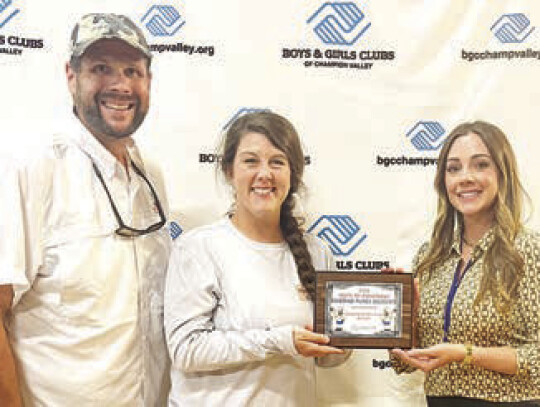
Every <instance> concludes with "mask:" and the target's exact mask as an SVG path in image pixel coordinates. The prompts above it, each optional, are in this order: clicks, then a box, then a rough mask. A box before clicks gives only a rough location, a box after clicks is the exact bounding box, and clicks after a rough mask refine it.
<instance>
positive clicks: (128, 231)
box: [92, 161, 167, 237]
mask: <svg viewBox="0 0 540 407" xmlns="http://www.w3.org/2000/svg"><path fill="white" fill-rule="evenodd" d="M92 166H93V167H94V172H95V173H96V175H97V177H98V179H99V181H100V182H101V185H103V189H104V190H105V193H106V194H107V197H108V198H109V202H110V204H111V208H112V210H113V213H114V216H115V217H116V221H117V222H118V229H116V231H115V232H116V234H117V235H120V236H123V237H137V236H142V235H146V234H148V233H152V232H155V231H156V230H159V229H161V228H162V227H163V225H165V222H166V221H167V219H166V218H165V213H163V208H162V207H161V203H160V202H159V198H158V196H157V194H156V191H155V190H154V187H153V186H152V184H151V183H150V181H149V180H148V178H146V176H145V175H144V173H143V172H142V171H141V170H140V169H139V168H138V167H137V166H136V165H135V163H134V162H133V161H131V166H132V167H133V170H134V171H135V173H136V174H137V175H139V176H140V177H141V178H142V179H143V180H144V182H146V185H148V188H149V189H150V192H151V193H152V197H153V198H154V203H155V205H156V208H157V211H158V213H159V218H160V220H159V221H158V222H156V223H154V224H152V225H150V226H148V227H147V228H145V229H136V228H134V227H131V226H128V225H126V224H125V223H124V221H123V220H122V217H121V216H120V212H118V209H117V208H116V205H115V204H114V201H113V199H112V196H111V193H110V192H109V189H108V188H107V185H106V184H105V180H104V179H103V176H102V175H101V171H100V170H99V168H98V167H97V166H96V164H95V163H94V162H92Z"/></svg>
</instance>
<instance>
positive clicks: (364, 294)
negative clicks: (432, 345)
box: [313, 271, 414, 349]
mask: <svg viewBox="0 0 540 407" xmlns="http://www.w3.org/2000/svg"><path fill="white" fill-rule="evenodd" d="M413 284H414V283H413V276H412V274H409V273H396V274H386V273H365V272H353V273H349V272H326V271H319V272H317V282H316V291H315V304H314V313H315V316H314V320H315V321H314V322H315V323H314V324H313V326H314V329H315V332H318V333H323V334H325V335H328V336H329V337H330V345H331V346H336V347H340V348H368V349H376V348H387V349H388V348H403V349H407V348H411V347H412V338H413V333H412V307H413V301H414V299H413V296H414V288H413Z"/></svg>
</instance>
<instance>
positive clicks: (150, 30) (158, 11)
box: [140, 4, 216, 57]
mask: <svg viewBox="0 0 540 407" xmlns="http://www.w3.org/2000/svg"><path fill="white" fill-rule="evenodd" d="M140 23H141V25H142V26H143V28H144V29H145V30H146V33H147V35H148V37H147V38H148V39H149V46H150V50H151V51H152V52H154V53H158V54H161V53H164V52H167V53H169V52H173V53H180V54H184V55H189V56H199V55H202V56H208V57H213V56H214V55H215V52H216V48H215V46H214V45H202V44H188V43H186V42H183V41H177V40H173V41H174V42H165V41H163V40H166V39H174V38H176V37H177V36H178V35H179V33H180V32H181V30H182V28H183V27H184V26H185V25H186V24H187V18H186V17H185V13H184V11H179V10H178V8H177V7H175V6H172V5H170V4H154V5H152V6H151V7H149V8H148V9H147V10H146V11H145V12H144V14H143V15H142V17H141V18H140ZM151 39H152V40H154V39H155V40H157V41H159V42H155V43H153V42H152V41H151Z"/></svg>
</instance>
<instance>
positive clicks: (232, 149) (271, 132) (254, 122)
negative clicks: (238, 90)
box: [219, 111, 315, 300]
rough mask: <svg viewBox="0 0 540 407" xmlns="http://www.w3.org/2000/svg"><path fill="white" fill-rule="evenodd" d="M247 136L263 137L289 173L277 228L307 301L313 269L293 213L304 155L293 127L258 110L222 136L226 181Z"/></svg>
mask: <svg viewBox="0 0 540 407" xmlns="http://www.w3.org/2000/svg"><path fill="white" fill-rule="evenodd" d="M247 133H259V134H262V135H264V136H265V137H266V138H267V139H268V140H269V141H270V142H271V143H272V145H273V146H274V147H276V148H277V149H278V150H280V151H283V152H284V153H285V155H286V156H287V160H288V162H289V167H290V171H291V180H290V189H289V192H288V194H287V197H286V198H285V201H284V202H283V204H282V205H281V212H280V222H279V223H280V228H281V233H282V234H283V238H284V239H285V241H286V242H287V244H288V245H289V248H290V250H291V253H292V255H293V258H294V261H295V263H296V267H297V271H298V277H299V279H300V282H301V283H302V286H303V287H304V289H305V290H306V292H307V294H308V296H309V298H310V299H311V300H313V299H314V296H315V269H314V267H313V262H312V259H311V255H310V253H309V251H308V248H307V245H306V241H305V240H304V230H303V228H302V223H303V219H302V218H297V217H296V216H294V214H293V210H294V206H295V194H296V193H297V192H298V190H299V189H301V188H303V187H304V185H303V183H302V175H303V172H304V153H303V151H302V147H301V145H300V139H299V137H298V134H297V132H296V130H295V129H294V127H293V125H292V124H291V123H290V122H289V121H288V120H287V119H285V118H284V117H283V116H280V115H278V114H276V113H272V112H269V111H259V112H255V113H248V114H245V115H243V116H240V117H239V118H238V119H236V120H235V121H234V122H233V123H232V124H231V125H230V127H229V128H228V130H227V133H226V134H225V139H224V141H223V147H222V157H221V160H220V164H219V165H220V170H221V172H222V173H223V174H224V175H225V177H226V178H227V177H228V175H229V174H231V173H232V167H233V163H234V159H235V157H236V151H237V149H238V146H239V145H240V141H241V140H242V137H243V136H244V135H246V134H247Z"/></svg>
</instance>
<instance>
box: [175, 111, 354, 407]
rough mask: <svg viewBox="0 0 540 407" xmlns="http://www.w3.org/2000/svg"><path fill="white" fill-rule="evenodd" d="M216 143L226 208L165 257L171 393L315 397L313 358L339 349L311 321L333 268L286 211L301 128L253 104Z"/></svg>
mask: <svg viewBox="0 0 540 407" xmlns="http://www.w3.org/2000/svg"><path fill="white" fill-rule="evenodd" d="M222 153H223V155H222V160H221V162H220V170H221V172H222V173H223V175H224V176H225V178H226V179H227V181H228V182H229V183H230V185H231V186H232V187H233V189H234V196H235V202H234V205H233V209H232V210H231V211H230V212H229V214H228V216H227V217H226V218H225V219H222V220H220V221H218V222H216V223H214V224H211V225H208V226H203V227H200V228H197V229H195V230H193V231H190V232H189V233H187V234H186V235H185V236H183V237H182V238H180V239H179V241H178V243H177V245H176V247H175V248H174V250H173V254H172V257H171V261H170V265H169V271H168V277H167V285H166V293H165V330H166V335H167V341H168V346H169V353H170V356H171V359H172V364H173V367H172V374H171V378H172V391H171V395H170V398H169V403H170V405H171V406H177V405H178V406H179V405H182V406H184V405H189V406H191V405H193V406H199V405H201V406H202V405H212V406H214V405H215V406H229V405H231V406H244V405H257V406H258V405H265V406H312V405H315V363H314V361H315V357H317V358H320V359H319V360H321V361H323V360H325V359H326V360H327V361H328V359H330V358H332V356H333V359H334V361H333V362H336V359H337V362H338V363H339V362H340V361H343V360H344V359H345V358H346V356H347V354H346V353H344V352H343V351H342V350H340V349H337V348H334V347H330V346H327V345H326V344H327V343H328V341H329V339H328V337H326V336H324V335H320V334H316V333H314V332H311V330H310V328H309V325H310V324H311V321H312V315H313V308H312V299H313V296H314V290H315V270H316V269H320V270H325V269H331V268H332V257H331V254H330V252H329V250H328V248H327V247H326V246H325V245H324V243H323V242H322V241H321V240H319V239H318V238H316V237H314V236H311V235H305V234H304V233H303V231H302V229H301V227H300V224H299V222H298V220H297V219H296V218H295V216H294V215H293V209H294V203H295V193H296V192H297V191H298V190H299V188H300V187H301V186H302V173H303V169H304V154H303V152H302V148H301V146H300V141H299V138H298V135H297V133H296V131H295V129H294V128H293V126H292V125H291V124H290V123H289V121H288V120H286V119H285V118H284V117H282V116H279V115H277V114H275V113H271V112H257V113H250V114H246V115H244V116H241V117H240V118H239V119H237V120H236V121H235V122H234V123H233V124H232V125H231V126H230V127H229V129H228V131H227V133H226V135H225V140H224V143H223V151H222Z"/></svg>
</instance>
